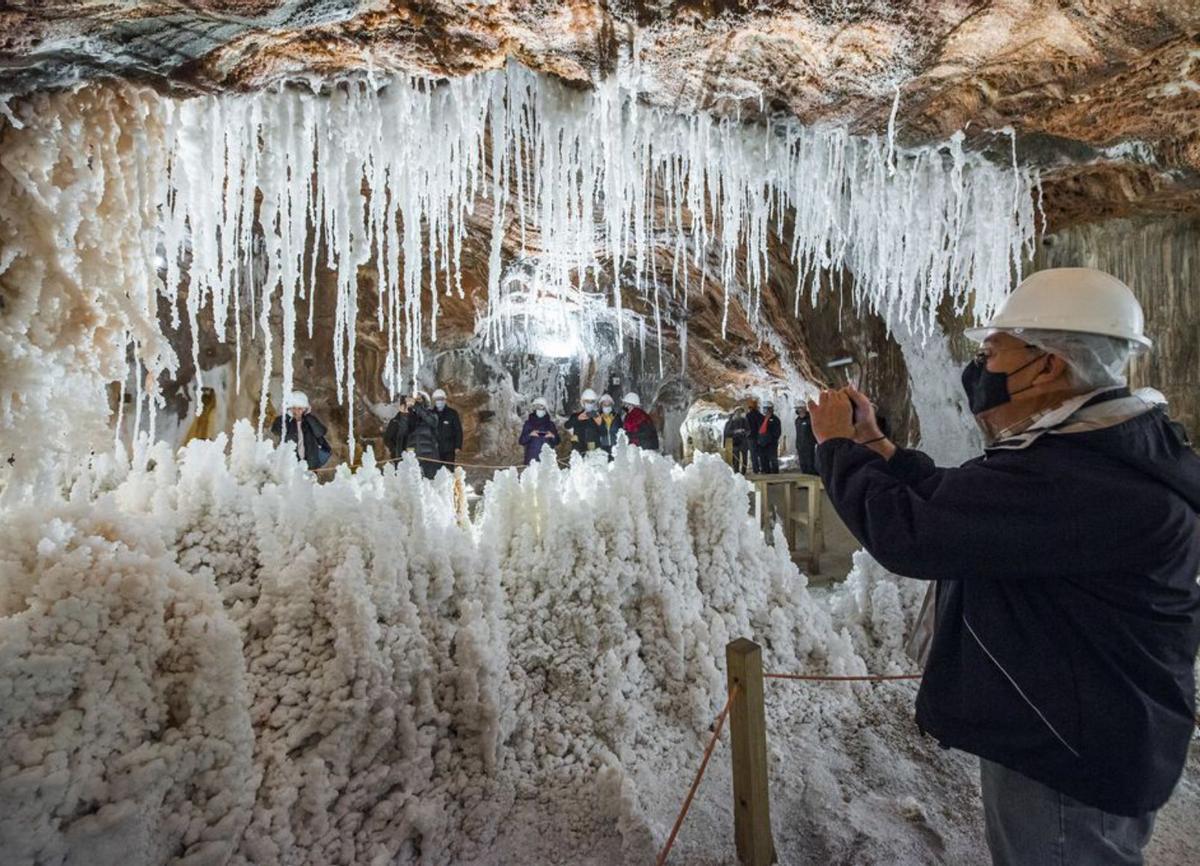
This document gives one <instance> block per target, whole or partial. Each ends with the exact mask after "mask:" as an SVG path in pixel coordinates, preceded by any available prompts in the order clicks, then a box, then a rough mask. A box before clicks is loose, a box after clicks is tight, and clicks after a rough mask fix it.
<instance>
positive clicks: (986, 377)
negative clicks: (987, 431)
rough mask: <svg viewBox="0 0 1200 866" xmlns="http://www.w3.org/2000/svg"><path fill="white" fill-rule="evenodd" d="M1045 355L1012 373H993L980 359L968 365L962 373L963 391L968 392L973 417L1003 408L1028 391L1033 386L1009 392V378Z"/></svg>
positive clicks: (968, 401) (968, 402)
mask: <svg viewBox="0 0 1200 866" xmlns="http://www.w3.org/2000/svg"><path fill="white" fill-rule="evenodd" d="M1044 357H1046V356H1045V354H1041V355H1038V356H1037V357H1036V358H1034V359H1033V360H1032V361H1030V362H1029V363H1028V364H1022V365H1021V366H1020V367H1017V369H1015V370H1013V371H1012V372H1011V373H993V372H992V371H991V370H989V369H988V368H987V361H986V360H984V361H981V360H979V359H978V358H977V359H975V360H974V361H972V362H971V363H970V364H967V366H966V368H965V369H964V370H963V372H962V385H963V390H964V391H966V392H967V405H968V406H970V407H971V414H972V415H982V414H983V413H984V412H986V411H988V410H989V409H995V408H996V407H997V406H1003V405H1004V404H1005V403H1007V402H1009V401H1010V400H1012V398H1013V397H1014V396H1016V395H1017V394H1020V393H1021V392H1022V391H1028V390H1029V389H1030V388H1032V387H1033V384H1032V383H1031V384H1029V385H1026V386H1025V387H1024V388H1020V389H1018V390H1016V391H1013V392H1012V393H1009V390H1008V377H1009V376H1014V375H1016V374H1017V373H1020V372H1021V371H1022V370H1024V369H1025V368H1026V367H1028V366H1030V365H1032V364H1036V363H1037V362H1038V361H1040V360H1041V359H1042V358H1044Z"/></svg>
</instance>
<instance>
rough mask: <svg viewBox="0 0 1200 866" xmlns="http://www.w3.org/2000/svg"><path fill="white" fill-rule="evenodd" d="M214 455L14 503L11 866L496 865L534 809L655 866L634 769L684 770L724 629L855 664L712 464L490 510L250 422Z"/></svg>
mask: <svg viewBox="0 0 1200 866" xmlns="http://www.w3.org/2000/svg"><path fill="white" fill-rule="evenodd" d="M225 450H226V442H225V440H224V439H223V438H222V439H220V440H217V441H215V442H202V441H197V442H193V443H191V444H190V445H188V446H187V447H186V448H185V449H183V450H182V451H181V452H180V456H179V459H178V462H176V460H175V459H173V458H172V455H171V453H170V451H169V450H168V449H167V448H166V447H165V446H158V447H157V448H155V449H154V451H153V453H152V455H151V456H152V463H153V468H151V469H149V470H144V469H136V468H133V469H131V468H130V467H129V466H128V464H125V463H123V462H121V461H112V460H109V459H108V458H104V459H101V460H98V461H97V468H96V469H95V470H94V471H93V472H91V473H89V474H87V475H85V476H83V477H81V478H80V479H79V480H78V481H77V482H76V484H75V487H74V489H73V491H72V494H71V497H70V501H69V502H61V503H60V504H58V505H56V506H54V507H53V508H51V509H50V510H49V511H48V510H47V508H46V507H45V506H44V505H39V506H37V507H35V508H18V509H14V510H12V511H10V512H8V513H7V514H6V522H5V525H6V527H7V528H8V531H6V532H5V533H4V535H3V538H2V539H0V587H4V592H3V595H2V596H0V647H2V648H3V652H2V653H0V684H3V688H4V689H5V692H4V694H3V695H0V806H2V808H0V843H2V844H3V849H4V851H5V858H6V862H13V863H39V864H41V863H46V864H51V863H53V864H59V863H83V862H86V863H89V864H94V866H99V864H103V863H114V864H116V863H122V864H130V866H132V864H139V863H143V864H157V863H164V862H179V863H187V864H189V866H195V864H201V863H204V864H225V863H254V864H259V866H263V864H276V863H313V864H318V863H319V864H328V863H391V862H401V863H416V862H424V863H447V862H459V861H469V860H471V859H472V858H483V859H482V860H481V862H487V855H486V852H487V851H488V848H489V846H490V845H491V844H492V843H493V842H494V841H495V836H496V834H497V831H498V828H499V827H500V825H501V819H502V817H503V816H504V815H506V814H507V813H508V812H509V810H510V809H512V808H517V809H522V808H525V809H529V808H533V807H537V808H538V809H541V808H542V807H546V808H547V809H550V810H555V809H557V810H559V811H560V812H562V813H563V814H564V815H565V816H566V819H567V821H568V826H567V828H566V832H567V834H568V835H569V836H571V835H574V836H578V837H579V838H590V837H592V836H595V835H596V834H597V833H599V834H601V835H602V834H603V833H604V832H608V833H613V832H619V833H620V834H621V835H622V838H623V839H624V841H623V844H624V846H625V847H626V849H627V850H626V856H627V862H630V863H634V862H645V861H646V860H647V859H648V857H649V855H650V852H651V851H652V849H653V848H654V847H655V846H656V845H657V844H660V843H661V841H662V839H661V837H662V835H663V832H664V829H663V828H662V827H661V826H659V823H658V819H657V818H655V819H653V820H649V823H648V819H649V818H650V816H649V815H647V814H646V811H645V808H644V807H643V806H641V805H639V803H638V797H639V793H638V788H637V786H636V785H634V784H633V782H632V781H631V777H630V774H631V773H632V772H633V769H632V768H633V766H634V765H638V766H642V765H644V764H645V763H646V762H647V761H653V760H655V758H654V754H655V752H656V751H662V750H666V752H665V753H664V754H665V755H669V756H671V760H672V761H673V762H678V763H681V764H686V763H687V762H688V761H689V760H690V758H691V756H692V755H693V754H694V752H695V749H696V747H697V744H698V743H699V742H700V737H701V735H702V734H703V733H704V732H705V730H706V728H707V726H708V724H709V723H710V722H711V720H712V717H713V715H714V714H715V712H716V709H717V708H719V706H720V704H721V703H722V702H723V696H724V680H723V675H722V673H721V668H722V667H723V658H724V645H725V643H726V641H728V640H729V639H731V638H732V637H734V636H738V635H749V636H753V637H755V638H756V639H758V640H759V641H762V642H763V643H764V645H765V646H766V648H767V655H768V662H769V664H771V665H773V666H778V667H782V668H784V669H794V668H796V667H797V666H805V667H808V668H811V669H821V670H830V671H833V672H838V673H856V672H862V671H864V670H865V667H864V664H863V662H862V660H861V659H860V657H859V656H858V655H857V654H856V652H855V650H854V649H853V648H852V645H851V640H850V638H849V636H848V635H846V634H839V633H837V631H835V629H834V626H833V624H832V620H831V618H830V615H829V613H828V612H826V611H825V610H824V609H823V608H822V607H820V606H819V605H817V604H816V603H815V602H814V601H813V600H812V599H811V598H810V597H809V595H808V594H807V592H806V590H805V582H804V579H803V577H802V576H801V575H799V574H798V573H797V571H796V569H795V567H794V566H793V565H792V564H791V562H790V561H789V559H788V557H787V554H786V552H785V549H784V547H783V546H782V544H779V545H777V546H776V547H774V548H772V547H769V546H767V545H765V544H764V543H763V540H762V536H761V534H760V533H759V532H758V530H757V528H756V526H755V525H754V524H753V522H752V520H751V519H750V518H748V517H747V516H746V513H745V501H746V493H747V488H746V487H745V484H744V483H743V482H741V481H739V480H735V478H734V477H733V476H732V475H731V473H730V472H729V470H728V469H727V468H726V467H725V466H724V465H723V464H722V463H721V462H720V461H719V460H714V459H702V460H700V461H699V462H698V463H696V464H694V465H692V466H689V467H687V468H686V469H684V468H680V467H678V466H676V465H675V464H673V463H672V462H670V461H668V460H665V459H663V458H660V457H657V456H655V455H650V454H647V453H645V452H643V451H640V450H638V449H633V448H629V449H621V450H619V452H618V454H617V459H616V461H615V462H614V463H613V464H611V465H610V464H608V463H607V462H606V461H604V460H603V459H593V460H588V461H580V460H579V459H578V458H576V461H575V463H574V464H573V465H572V467H571V468H570V469H567V470H560V469H559V468H558V467H557V466H555V465H554V464H553V463H552V462H551V463H546V464H541V465H535V466H534V467H533V468H532V469H530V470H528V471H526V472H524V473H523V474H521V475H520V476H519V477H518V475H517V474H516V472H515V471H509V472H507V473H503V474H501V475H500V476H498V478H497V479H496V481H495V482H494V483H492V484H491V485H489V487H488V488H487V490H486V492H485V495H484V499H483V503H482V512H481V514H480V515H479V516H478V518H477V519H476V521H475V522H472V521H470V520H468V519H467V518H466V517H465V516H464V515H462V514H460V513H458V512H457V511H456V508H455V504H454V503H455V498H454V492H453V485H452V479H451V478H450V477H449V476H448V475H446V474H443V475H442V476H441V478H439V479H438V480H437V481H436V482H435V483H433V484H428V483H425V482H423V481H422V480H421V479H420V477H419V472H418V469H417V467H416V466H415V465H414V464H412V463H405V464H403V465H401V466H400V467H399V468H398V469H397V468H394V467H389V468H388V469H386V470H385V471H384V472H382V473H380V472H379V471H377V470H374V469H373V468H372V467H368V468H367V470H366V471H363V472H360V473H358V474H357V475H350V474H349V473H348V472H346V471H345V470H341V471H340V472H339V474H338V476H337V477H336V478H335V479H334V480H333V481H332V482H331V483H328V484H324V485H313V484H312V483H311V482H310V481H309V479H308V478H307V477H306V476H305V475H304V474H303V473H302V472H301V471H300V470H299V468H298V464H296V462H295V461H294V459H292V458H291V456H290V455H289V454H288V453H287V452H286V450H280V451H273V450H272V449H271V448H270V446H268V445H266V444H264V443H261V442H258V441H256V440H255V438H254V436H253V432H252V431H251V429H250V428H249V426H248V425H246V424H244V423H243V424H241V425H240V426H239V428H238V430H237V432H236V433H235V436H234V442H233V448H232V453H231V455H229V456H227V455H226V454H225ZM614 809H616V810H617V811H616V812H614ZM560 829H561V828H560ZM560 838H561V833H560ZM176 858H178V859H176Z"/></svg>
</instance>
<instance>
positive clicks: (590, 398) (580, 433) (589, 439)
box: [563, 388, 600, 454]
mask: <svg viewBox="0 0 1200 866" xmlns="http://www.w3.org/2000/svg"><path fill="white" fill-rule="evenodd" d="M579 400H580V403H581V404H582V405H581V407H580V409H579V411H578V412H576V413H574V414H572V415H571V417H570V418H568V419H567V421H566V423H565V424H564V425H563V426H564V427H566V428H567V432H568V433H570V434H571V447H572V448H573V449H575V450H576V451H578V452H579V453H580V454H586V453H588V452H589V451H595V450H596V449H597V448H599V447H600V419H599V417H598V416H599V415H600V407H599V406H597V405H596V392H595V391H593V390H592V389H591V388H584V389H583V393H582V394H580V395H579Z"/></svg>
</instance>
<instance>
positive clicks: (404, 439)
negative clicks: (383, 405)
mask: <svg viewBox="0 0 1200 866" xmlns="http://www.w3.org/2000/svg"><path fill="white" fill-rule="evenodd" d="M408 410H409V398H408V397H407V396H402V397H401V398H400V405H399V407H398V409H397V411H396V414H395V415H393V416H392V420H391V421H389V422H388V425H387V429H386V430H384V432H383V443H384V444H385V445H386V446H387V449H388V453H389V454H391V456H392V459H393V460H399V459H400V456H401V455H402V454H404V452H405V451H406V450H408V444H407V443H408V424H409V421H410V420H411V416H410V415H409V411H408Z"/></svg>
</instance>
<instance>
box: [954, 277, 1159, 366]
mask: <svg viewBox="0 0 1200 866" xmlns="http://www.w3.org/2000/svg"><path fill="white" fill-rule="evenodd" d="M1145 323H1146V320H1145V316H1144V315H1143V314H1142V305H1141V304H1139V303H1138V300H1137V298H1135V297H1134V296H1133V292H1132V291H1130V289H1129V286H1127V285H1125V284H1124V283H1123V282H1121V281H1120V280H1118V279H1117V278H1116V277H1114V276H1112V275H1111V274H1106V273H1105V272H1104V271H1098V270H1096V269H1095V268H1047V269H1046V270H1043V271H1038V272H1037V273H1036V274H1033V275H1031V276H1029V277H1027V278H1026V279H1025V280H1023V281H1022V282H1021V284H1020V285H1019V286H1017V287H1016V288H1015V289H1014V290H1013V292H1012V294H1011V295H1009V296H1008V297H1007V298H1005V299H1004V303H1003V304H1001V305H1000V309H999V310H998V311H997V312H996V315H995V316H993V317H992V320H991V321H990V322H988V323H987V324H986V325H984V326H983V327H980V328H969V329H967V331H966V335H967V337H968V339H971V340H976V341H979V342H982V341H983V340H985V339H986V338H987V337H988V335H989V334H991V333H992V332H993V331H1005V332H1010V333H1012V334H1013V335H1014V336H1017V337H1020V335H1021V332H1022V331H1024V330H1040V331H1072V332H1075V333H1082V334H1100V335H1102V336H1105V337H1117V338H1119V339H1124V340H1128V341H1129V342H1130V343H1131V344H1132V345H1133V347H1134V351H1137V352H1144V351H1146V350H1147V349H1149V348H1150V346H1151V345H1152V343H1151V342H1150V340H1149V338H1148V337H1146V335H1145V334H1144V333H1143V328H1144V327H1145Z"/></svg>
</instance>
